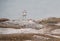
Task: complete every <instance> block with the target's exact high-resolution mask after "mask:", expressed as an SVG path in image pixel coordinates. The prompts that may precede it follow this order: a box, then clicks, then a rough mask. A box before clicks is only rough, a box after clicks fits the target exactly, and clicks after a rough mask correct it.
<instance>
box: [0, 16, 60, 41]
mask: <svg viewBox="0 0 60 41" xmlns="http://www.w3.org/2000/svg"><path fill="white" fill-rule="evenodd" d="M0 41H60V18H56V17H50V18H47V19H42V20H41V19H38V20H33V19H28V20H25V21H23V20H10V19H6V18H1V19H0Z"/></svg>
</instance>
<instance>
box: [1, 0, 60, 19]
mask: <svg viewBox="0 0 60 41" xmlns="http://www.w3.org/2000/svg"><path fill="white" fill-rule="evenodd" d="M23 10H26V11H27V18H32V19H39V18H46V17H60V0H0V18H10V19H17V18H20V19H21V18H22V16H21V15H22V11H23Z"/></svg>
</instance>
